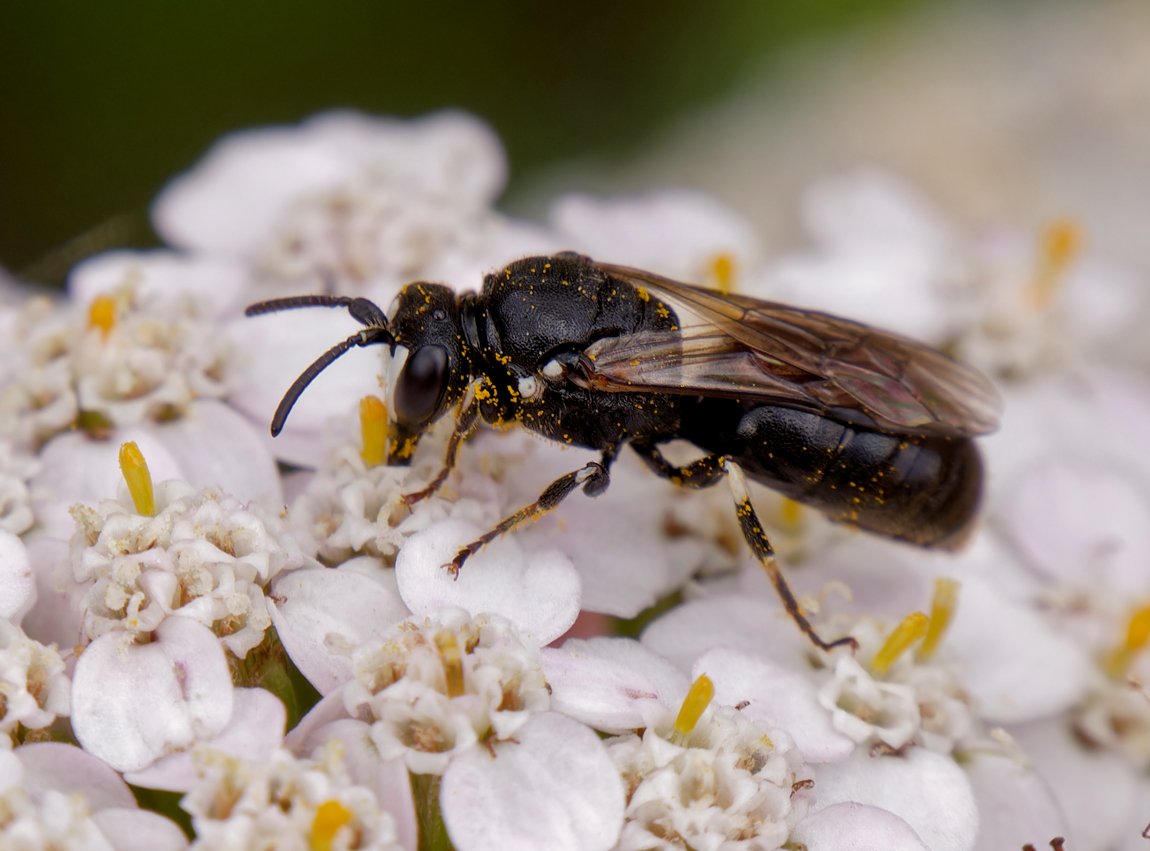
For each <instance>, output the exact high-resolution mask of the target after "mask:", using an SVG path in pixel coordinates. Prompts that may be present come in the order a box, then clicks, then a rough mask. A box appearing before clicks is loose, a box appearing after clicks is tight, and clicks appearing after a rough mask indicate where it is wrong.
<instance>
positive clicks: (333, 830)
mask: <svg viewBox="0 0 1150 851" xmlns="http://www.w3.org/2000/svg"><path fill="white" fill-rule="evenodd" d="M351 819H352V813H351V810H349V809H348V808H347V807H345V806H344V805H343V804H341V803H340V802H339V801H324V802H323V803H322V804H320V805H319V806H318V807H316V810H315V818H314V819H312V823H311V836H310V837H308V845H309V846H310V847H311V849H312V851H331V849H332V848H334V847H335V836H336V834H337V833H339V831H340V828H342V827H343V826H344V825H346V824H348V823H349V822H350V821H351Z"/></svg>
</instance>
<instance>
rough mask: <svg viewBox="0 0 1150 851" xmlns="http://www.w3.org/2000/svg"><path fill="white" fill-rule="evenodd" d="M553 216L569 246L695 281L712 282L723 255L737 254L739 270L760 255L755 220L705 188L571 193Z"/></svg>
mask: <svg viewBox="0 0 1150 851" xmlns="http://www.w3.org/2000/svg"><path fill="white" fill-rule="evenodd" d="M551 220H552V222H553V223H554V225H555V227H556V228H557V229H558V230H559V231H560V233H561V234H562V235H563V236H564V237H565V239H566V243H565V244H566V245H567V247H568V248H571V249H574V250H577V251H583V252H586V253H588V254H591V255H592V256H594V257H600V258H602V259H604V260H606V259H610V261H611V262H612V263H625V264H627V265H630V266H638V267H639V268H641V269H650V270H651V271H653V272H658V273H659V274H662V275H668V276H670V277H672V278H679V279H681V280H684V281H688V282H693V283H700V284H706V283H709V281H708V280H707V278H708V275H709V272H710V268H709V267H710V264H711V263H712V262H713V261H714V260H715V259H716V258H717V257H719V256H724V255H725V256H728V257H730V258H731V259H733V260H734V261H735V271H736V273H738V274H745V273H746V272H747V271H748V270H749V269H752V268H754V267H755V266H756V265H757V263H758V260H759V245H758V239H757V237H756V234H755V229H754V227H753V226H752V225H751V223H750V222H748V221H747V220H746V219H745V218H743V217H742V216H740V215H739V214H738V213H736V212H734V211H733V210H731V209H728V208H727V207H724V206H723V205H722V204H721V203H719V202H718V201H717V200H715V199H714V198H712V197H710V196H708V195H705V194H703V193H701V192H694V191H689V190H663V191H660V192H652V193H650V194H647V195H633V196H624V197H618V198H594V197H591V196H588V195H567V196H564V197H562V198H560V199H559V200H558V201H556V202H555V204H554V205H553V207H552V209H551Z"/></svg>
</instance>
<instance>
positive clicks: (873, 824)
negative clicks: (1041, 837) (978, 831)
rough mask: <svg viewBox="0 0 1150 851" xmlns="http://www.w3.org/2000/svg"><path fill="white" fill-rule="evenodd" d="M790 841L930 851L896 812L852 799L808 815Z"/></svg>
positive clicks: (817, 850) (819, 847)
mask: <svg viewBox="0 0 1150 851" xmlns="http://www.w3.org/2000/svg"><path fill="white" fill-rule="evenodd" d="M791 842H794V843H802V847H803V848H806V849H807V851H930V849H929V848H928V847H927V845H926V844H925V843H923V841H922V840H921V839H920V838H919V836H918V834H917V833H915V832H914V828H913V827H911V826H910V825H909V824H907V823H906V822H905V821H903V820H902V819H901V818H899V817H898V816H896V815H895V814H894V813H891V812H888V811H887V810H884V809H881V808H879V807H871V806H867V805H866V804H857V803H854V802H852V801H845V802H843V803H841V804H833V805H831V806H829V807H826V808H824V809H821V810H819V811H818V812H816V813H814V814H812V815H809V816H807V817H806V818H805V819H803V820H802V821H800V822H799V823H798V824H797V825H795V829H794V830H793V831H791ZM1003 847H1005V846H1003Z"/></svg>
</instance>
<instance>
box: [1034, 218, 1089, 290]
mask: <svg viewBox="0 0 1150 851" xmlns="http://www.w3.org/2000/svg"><path fill="white" fill-rule="evenodd" d="M1083 241H1084V240H1083V235H1082V227H1081V225H1079V224H1078V222H1076V221H1074V220H1073V219H1055V220H1054V221H1052V222H1051V223H1050V224H1048V225H1047V226H1046V228H1045V229H1044V230H1043V232H1042V235H1041V237H1040V240H1039V245H1038V260H1037V262H1036V264H1035V269H1034V278H1033V280H1032V281H1031V282H1030V287H1029V289H1028V291H1027V295H1028V297H1029V300H1030V303H1031V305H1032V306H1033V307H1034V308H1036V309H1039V310H1041V309H1043V308H1045V307H1049V306H1050V303H1051V302H1052V301H1053V300H1054V297H1055V295H1057V293H1058V289H1059V287H1060V286H1061V285H1062V283H1063V281H1064V279H1065V277H1066V272H1067V270H1068V269H1069V268H1070V266H1071V265H1072V264H1073V263H1074V261H1075V260H1076V259H1077V258H1078V256H1079V255H1080V254H1081V253H1082V243H1083Z"/></svg>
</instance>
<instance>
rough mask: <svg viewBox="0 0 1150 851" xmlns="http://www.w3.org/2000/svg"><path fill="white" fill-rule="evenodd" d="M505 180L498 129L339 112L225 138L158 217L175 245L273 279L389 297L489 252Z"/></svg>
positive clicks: (166, 197) (455, 117) (175, 186)
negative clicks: (460, 259) (448, 264)
mask: <svg viewBox="0 0 1150 851" xmlns="http://www.w3.org/2000/svg"><path fill="white" fill-rule="evenodd" d="M505 172H506V165H505V163H504V160H503V152H502V150H501V148H500V145H499V142H498V140H497V139H496V138H495V137H494V135H493V134H492V132H491V130H490V129H489V128H488V127H486V126H485V125H484V124H482V123H481V122H479V121H478V120H476V119H474V118H471V117H470V116H467V115H464V114H462V113H452V112H444V113H439V114H436V115H432V116H428V117H427V118H424V119H422V120H419V121H397V120H389V119H378V118H369V117H366V116H361V115H355V114H352V113H329V114H326V115H321V116H318V117H316V118H313V119H310V120H309V121H307V122H305V123H304V124H302V125H301V126H299V127H280V128H267V129H263V130H255V131H248V132H246V133H241V134H236V135H234V136H231V137H229V138H227V139H224V140H223V141H221V142H220V143H218V144H217V146H216V147H215V148H213V149H212V150H211V151H210V152H209V153H208V155H207V156H206V157H205V158H204V160H203V161H202V162H201V163H200V164H199V165H198V166H197V167H196V168H195V169H193V170H192V171H191V172H189V173H188V174H186V175H184V176H183V177H181V178H179V179H177V180H176V181H173V183H172V184H171V185H170V186H169V187H168V188H167V189H166V190H165V191H164V193H163V194H162V195H161V196H160V198H159V199H158V200H157V202H156V205H155V208H154V219H155V222H156V227H157V229H158V230H159V231H160V232H161V233H162V234H163V235H164V236H165V237H166V238H167V239H168V241H169V242H171V243H172V244H174V245H177V246H180V247H182V248H186V249H193V250H196V251H199V252H203V253H208V254H215V255H223V256H228V257H235V258H240V259H243V260H245V261H247V262H248V263H250V264H252V266H253V268H254V269H255V271H256V273H257V275H258V276H259V277H262V278H265V279H270V280H273V281H275V280H280V281H282V280H305V281H307V282H309V283H311V285H312V286H314V285H315V284H314V282H315V281H316V280H318V279H319V278H320V277H328V278H329V279H330V280H333V281H334V282H335V283H336V284H337V285H338V286H339V287H340V289H341V290H343V289H347V288H354V289H356V290H358V291H361V292H362V291H363V290H364V289H365V288H369V287H370V288H374V289H380V288H382V289H383V290H387V289H389V288H390V289H393V288H394V287H396V286H398V285H399V284H401V283H405V282H406V281H408V280H411V279H413V278H415V277H419V276H428V271H429V270H430V269H431V268H432V267H434V266H436V265H438V264H440V263H441V262H443V260H444V258H445V257H447V258H450V257H451V256H458V255H459V254H461V253H462V254H468V253H470V254H474V253H476V252H477V251H480V250H482V249H481V246H482V245H483V244H484V242H487V241H489V240H491V237H492V236H493V234H492V230H493V229H494V230H498V229H499V223H498V222H497V221H496V217H494V216H493V215H492V214H491V212H490V205H491V203H492V202H493V201H494V199H495V196H496V195H497V194H498V192H499V191H500V190H501V189H502V186H503V183H504V181H505ZM503 259H506V258H501V259H500V258H496V259H494V260H492V261H490V262H492V263H496V262H502V260H503Z"/></svg>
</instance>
